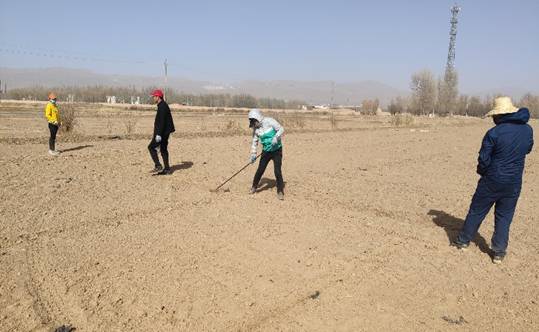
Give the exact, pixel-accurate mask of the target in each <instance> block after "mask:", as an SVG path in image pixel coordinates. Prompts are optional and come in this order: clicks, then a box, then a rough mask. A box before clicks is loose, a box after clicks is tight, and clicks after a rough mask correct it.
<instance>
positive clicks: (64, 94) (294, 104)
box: [2, 86, 305, 109]
mask: <svg viewBox="0 0 539 332" xmlns="http://www.w3.org/2000/svg"><path fill="white" fill-rule="evenodd" d="M154 89H155V88H152V87H148V88H143V89H137V88H125V87H110V86H85V87H55V88H48V87H41V86H36V87H29V88H18V89H12V90H9V91H8V92H7V93H5V94H3V95H2V98H4V99H15V100H47V95H48V93H49V92H50V91H54V92H55V93H56V94H57V95H58V99H59V100H60V101H70V102H87V103H105V102H107V101H108V99H110V97H111V96H114V97H115V101H116V103H126V104H130V103H134V102H136V101H137V100H138V101H139V102H140V103H141V104H148V103H150V97H149V96H150V93H151V91H153V90H154ZM164 92H165V95H166V100H167V102H168V103H170V104H183V105H189V106H207V107H238V108H239V107H244V108H253V107H259V108H271V109H279V108H286V109H297V108H300V107H301V106H302V105H305V102H302V101H298V100H291V101H287V100H282V99H276V98H256V97H253V96H251V95H247V94H238V95H231V94H187V93H182V92H178V91H176V90H174V89H165V91H164Z"/></svg>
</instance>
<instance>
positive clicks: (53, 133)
mask: <svg viewBox="0 0 539 332" xmlns="http://www.w3.org/2000/svg"><path fill="white" fill-rule="evenodd" d="M49 131H50V132H51V136H50V137H49V150H52V151H54V148H55V145H56V133H58V126H57V125H55V124H52V123H49Z"/></svg>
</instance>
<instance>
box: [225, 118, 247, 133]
mask: <svg viewBox="0 0 539 332" xmlns="http://www.w3.org/2000/svg"><path fill="white" fill-rule="evenodd" d="M223 131H224V132H227V133H230V134H243V133H245V130H244V129H243V128H242V127H241V125H240V124H239V123H238V121H235V120H228V122H227V123H226V125H225V127H224V129H223Z"/></svg>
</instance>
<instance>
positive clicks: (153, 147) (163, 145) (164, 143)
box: [148, 135, 170, 169]
mask: <svg viewBox="0 0 539 332" xmlns="http://www.w3.org/2000/svg"><path fill="white" fill-rule="evenodd" d="M168 137H169V135H164V136H162V137H161V142H159V143H157V142H156V141H155V135H154V137H153V138H152V141H151V142H150V145H148V150H150V156H151V157H152V160H153V162H154V164H155V166H156V167H157V166H161V163H160V162H159V157H158V156H157V148H158V147H159V149H160V150H161V157H162V158H163V164H165V169H169V168H170V165H169V162H168Z"/></svg>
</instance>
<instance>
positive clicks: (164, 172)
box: [157, 168, 172, 175]
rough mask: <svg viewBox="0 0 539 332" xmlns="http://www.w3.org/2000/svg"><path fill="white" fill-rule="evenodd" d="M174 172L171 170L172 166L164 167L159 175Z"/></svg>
mask: <svg viewBox="0 0 539 332" xmlns="http://www.w3.org/2000/svg"><path fill="white" fill-rule="evenodd" d="M170 174H172V172H171V171H170V168H163V170H162V171H161V172H158V173H157V175H170Z"/></svg>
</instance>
